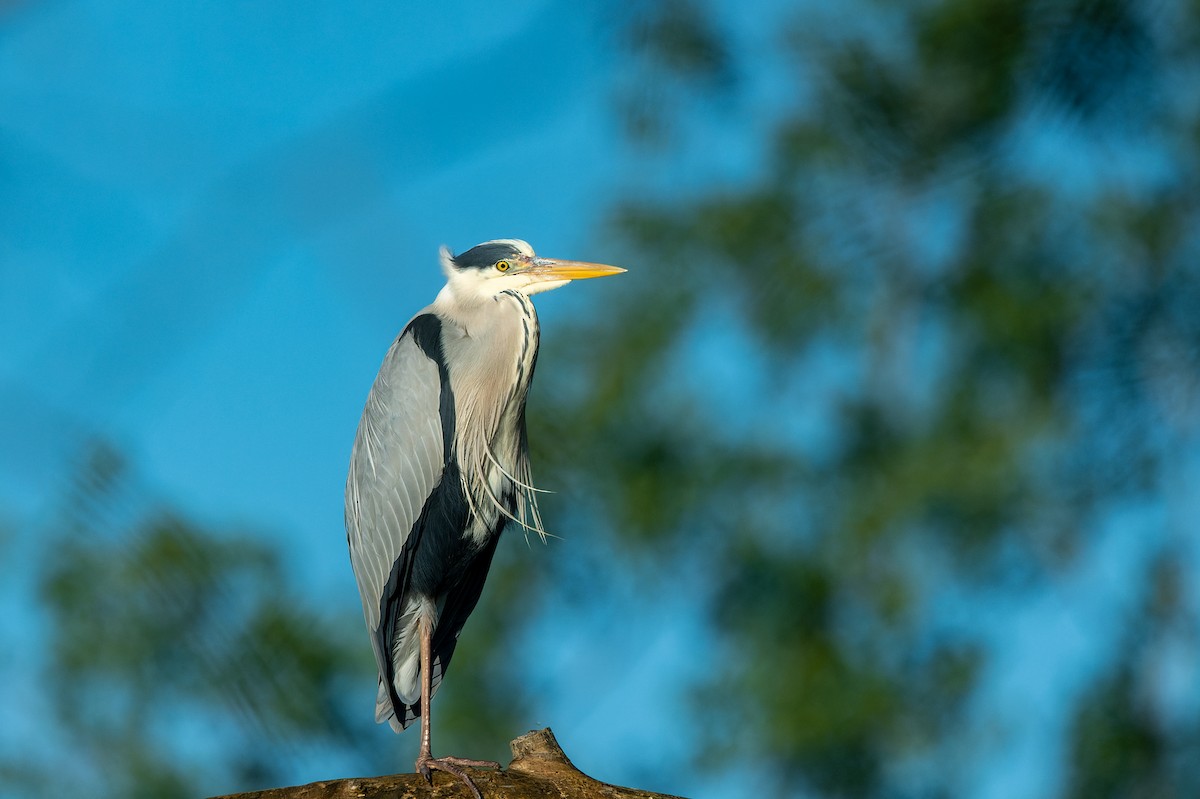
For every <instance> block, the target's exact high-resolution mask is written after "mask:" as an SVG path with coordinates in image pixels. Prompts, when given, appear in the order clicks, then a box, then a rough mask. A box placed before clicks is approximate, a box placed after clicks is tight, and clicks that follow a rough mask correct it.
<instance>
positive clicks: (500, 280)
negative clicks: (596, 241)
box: [441, 239, 625, 298]
mask: <svg viewBox="0 0 1200 799" xmlns="http://www.w3.org/2000/svg"><path fill="white" fill-rule="evenodd" d="M441 256H442V270H443V271H444V272H445V273H446V279H447V280H448V281H449V284H450V285H451V286H453V287H454V291H455V294H457V295H460V296H461V295H468V296H475V297H479V298H487V297H494V296H496V295H497V294H499V293H500V292H502V291H509V290H513V289H516V290H517V291H520V292H522V293H524V294H537V293H539V292H542V291H549V290H551V289H556V288H558V287H559V286H565V285H566V284H567V283H570V282H571V281H572V280H584V279H586V278H589V277H605V276H606V275H616V274H620V273H621V272H624V271H625V270H624V269H622V268H621V267H619V266H608V265H607V264H592V263H587V262H585V261H565V260H561V259H557V258H539V257H538V256H537V255H536V254H535V253H534V251H533V248H532V247H530V246H529V244H528V242H524V241H521V240H520V239H496V240H494V241H485V242H484V243H483V244H477V245H475V246H474V247H472V248H471V249H469V250H467V251H466V252H464V253H462V254H460V255H453V254H452V253H451V252H450V251H449V250H448V249H446V248H445V247H443V248H442V252H441Z"/></svg>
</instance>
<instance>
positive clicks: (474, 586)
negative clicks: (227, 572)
mask: <svg viewBox="0 0 1200 799" xmlns="http://www.w3.org/2000/svg"><path fill="white" fill-rule="evenodd" d="M441 265H442V270H443V272H445V275H446V285H445V287H444V288H443V289H442V290H441V291H440V292H439V293H438V295H437V298H436V299H434V301H433V303H432V304H431V305H429V306H427V307H426V308H424V309H423V310H421V311H419V312H418V313H417V315H416V316H414V317H413V318H412V320H411V321H409V323H408V324H407V325H406V326H405V327H404V329H403V331H402V332H401V333H400V335H399V336H398V337H397V338H396V340H395V341H394V342H393V343H392V345H391V347H390V349H388V351H387V355H386V356H385V357H384V359H383V365H382V366H381V367H380V369H379V374H378V376H376V378H375V383H374V385H373V386H372V387H371V390H370V393H369V394H368V395H367V401H366V407H365V408H364V409H363V414H362V419H361V420H360V421H359V425H358V433H357V435H356V436H355V439H354V447H353V450H352V451H351V455H350V472H349V476H348V478H347V480H346V538H347V540H348V541H349V545H350V562H351V565H352V566H353V568H354V576H355V579H356V580H357V581H358V590H359V594H360V597H361V599H362V606H363V614H364V615H365V617H366V622H367V630H368V631H369V633H370V639H371V646H372V648H373V649H374V652H375V662H376V665H377V666H378V668H379V689H378V693H377V694H376V699H375V720H376V721H377V722H379V723H382V722H384V721H387V722H389V723H390V724H391V726H392V729H394V730H395V731H396V732H400V731H402V730H404V729H405V728H406V727H408V726H409V724H411V723H412V722H413V720H414V719H415V718H418V717H419V718H420V719H421V743H420V752H419V754H418V756H417V761H416V770H417V773H419V774H421V775H422V776H423V777H424V778H425V779H426V781H428V782H429V783H430V784H431V785H432V783H433V779H432V773H431V770H432V769H436V770H439V771H445V772H448V773H450V774H453V775H455V776H457V777H459V778H460V779H461V780H463V781H464V782H466V784H467V786H468V787H469V788H470V789H471V791H472V792H473V793H474V795H475V796H476V797H479V790H478V788H477V787H476V786H475V784H474V782H472V781H471V779H470V777H469V776H468V775H467V773H466V771H465V768H466V767H470V766H482V767H493V768H499V764H497V763H492V762H490V761H477V760H468V759H465V758H457V757H440V758H435V757H433V755H432V754H431V752H430V723H429V715H430V714H429V708H430V700H431V699H432V697H433V694H434V693H435V692H436V691H437V689H438V685H439V684H440V683H441V681H442V678H443V676H444V675H445V673H446V668H447V667H448V666H449V665H450V658H451V656H452V655H453V654H454V647H455V645H456V644H457V642H458V636H459V633H460V632H461V631H462V628H463V624H464V623H465V622H466V620H467V617H468V616H469V615H470V614H471V611H472V610H474V609H475V605H476V603H477V602H478V601H479V595H480V592H481V591H482V590H483V583H484V579H485V578H486V577H487V572H488V568H489V567H490V565H491V562H492V556H493V555H494V554H495V551H496V544H497V542H498V541H499V538H500V533H501V531H502V530H503V529H504V527H505V525H506V524H507V523H508V522H510V521H515V522H516V523H518V524H520V525H521V526H522V527H523V528H524V529H525V530H526V531H534V532H536V533H539V534H540V535H542V536H543V537H544V536H545V532H544V530H543V529H542V523H541V517H540V515H539V514H538V508H537V497H536V494H535V492H536V490H537V489H535V488H534V487H533V481H532V478H531V476H530V468H529V447H528V441H527V439H526V433H525V398H526V396H527V394H528V392H529V384H530V381H531V380H532V379H533V370H534V365H535V364H536V362H537V354H538V340H539V328H538V318H537V313H536V312H535V311H534V309H533V303H532V302H531V301H530V296H531V295H534V294H538V293H541V292H543V291H549V290H551V289H556V288H559V287H560V286H564V285H566V284H567V283H569V282H570V281H572V280H581V279H584V278H593V277H602V276H605V275H614V274H617V273H620V272H624V271H625V270H624V269H621V268H620V267H616V266H607V265H605V264H592V263H584V262H581V261H564V260H555V259H551V258H540V257H538V256H537V255H535V254H534V252H533V249H532V248H531V247H530V246H529V245H528V244H527V243H526V242H524V241H520V240H518V239H499V240H495V241H487V242H484V243H483V244H480V245H478V246H475V247H472V248H471V249H469V250H467V251H466V252H464V253H462V254H461V255H452V254H451V253H450V251H449V250H447V249H446V248H445V247H443V248H442V250H441Z"/></svg>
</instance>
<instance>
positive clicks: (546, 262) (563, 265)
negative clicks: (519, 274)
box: [526, 258, 625, 280]
mask: <svg viewBox="0 0 1200 799" xmlns="http://www.w3.org/2000/svg"><path fill="white" fill-rule="evenodd" d="M526 271H527V272H528V273H531V274H535V275H537V276H539V277H546V278H551V279H555V280H585V279H587V278H589V277H607V276H609V275H619V274H621V273H622V272H624V271H625V270H624V269H622V268H621V267H619V266H609V265H608V264H590V263H588V262H587V261H559V260H557V259H554V258H534V259H533V261H532V265H531V266H530V267H529V269H527V270H526Z"/></svg>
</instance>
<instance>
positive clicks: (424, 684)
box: [417, 617, 500, 799]
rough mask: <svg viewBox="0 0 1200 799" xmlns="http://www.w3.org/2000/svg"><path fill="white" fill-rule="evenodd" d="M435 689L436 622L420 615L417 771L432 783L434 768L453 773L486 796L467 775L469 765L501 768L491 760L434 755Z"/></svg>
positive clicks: (468, 786)
mask: <svg viewBox="0 0 1200 799" xmlns="http://www.w3.org/2000/svg"><path fill="white" fill-rule="evenodd" d="M432 693H433V626H432V624H431V623H430V621H429V619H428V618H424V617H423V618H422V619H421V751H420V753H419V754H418V755H417V773H418V774H420V775H421V776H422V777H424V778H425V781H426V782H428V783H429V784H430V785H433V770H437V771H444V772H446V773H447V774H453V775H454V776H456V777H458V778H459V779H460V780H462V781H463V782H465V783H466V784H467V788H469V789H470V790H471V793H472V794H473V795H474V796H475V799H483V796H482V795H481V794H480V793H479V788H478V787H476V785H475V782H474V781H473V780H472V779H471V778H470V777H469V776H467V772H466V771H465V770H464V769H465V768H467V767H476V768H494V769H498V768H500V764H499V763H497V762H495V761H492V760H468V759H466V758H462V757H434V756H433V755H432V753H431V752H430V744H429V741H430V733H429V726H430V725H429V715H430V713H429V701H430V699H431V696H430V695H431V694H432Z"/></svg>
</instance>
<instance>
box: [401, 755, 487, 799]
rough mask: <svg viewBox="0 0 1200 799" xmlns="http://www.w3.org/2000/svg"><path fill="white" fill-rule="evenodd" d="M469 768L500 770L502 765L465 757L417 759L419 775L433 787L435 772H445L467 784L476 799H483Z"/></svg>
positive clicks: (427, 756) (423, 757)
mask: <svg viewBox="0 0 1200 799" xmlns="http://www.w3.org/2000/svg"><path fill="white" fill-rule="evenodd" d="M468 768H493V769H499V768H500V764H499V763H497V762H496V761H494V760H469V759H467V758H465V757H430V756H429V755H422V756H421V757H418V758H417V773H418V774H420V775H421V776H422V777H424V778H425V781H426V782H427V783H429V784H430V785H433V772H434V771H444V772H446V773H447V774H453V775H454V776H456V777H458V778H459V779H460V780H462V781H463V782H465V783H466V784H467V788H468V789H469V790H470V791H471V794H472V795H473V796H474V797H475V799H483V795H482V794H480V793H479V788H478V787H477V786H476V785H475V781H474V780H472V779H471V778H470V776H468V774H467V772H466V769H468Z"/></svg>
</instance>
